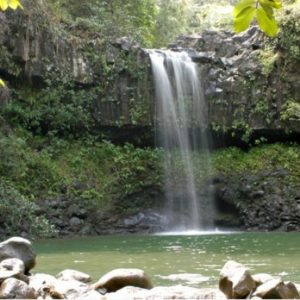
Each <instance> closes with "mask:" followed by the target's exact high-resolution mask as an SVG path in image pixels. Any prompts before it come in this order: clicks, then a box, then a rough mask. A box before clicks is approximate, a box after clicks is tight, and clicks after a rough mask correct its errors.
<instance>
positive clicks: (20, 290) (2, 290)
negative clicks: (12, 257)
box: [0, 278, 37, 299]
mask: <svg viewBox="0 0 300 300" xmlns="http://www.w3.org/2000/svg"><path fill="white" fill-rule="evenodd" d="M36 298H37V296H36V293H35V291H34V289H33V288H31V287H29V286H28V285H27V284H26V283H25V282H23V281H21V280H18V279H15V278H8V279H6V280H4V281H3V282H2V284H1V287H0V299H36Z"/></svg>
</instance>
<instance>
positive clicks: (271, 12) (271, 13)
mask: <svg viewBox="0 0 300 300" xmlns="http://www.w3.org/2000/svg"><path fill="white" fill-rule="evenodd" d="M260 5H261V7H262V8H263V9H264V10H265V12H266V14H267V15H268V17H269V18H272V17H273V16H274V10H273V8H272V7H271V6H268V5H265V4H260Z"/></svg>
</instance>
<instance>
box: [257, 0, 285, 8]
mask: <svg viewBox="0 0 300 300" xmlns="http://www.w3.org/2000/svg"><path fill="white" fill-rule="evenodd" d="M259 4H261V5H262V6H264V5H265V6H269V7H273V8H276V9H279V8H281V7H282V3H281V0H259Z"/></svg>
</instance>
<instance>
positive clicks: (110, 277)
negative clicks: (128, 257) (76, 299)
mask: <svg viewBox="0 0 300 300" xmlns="http://www.w3.org/2000/svg"><path fill="white" fill-rule="evenodd" d="M129 285H130V286H135V287H140V288H144V289H151V288H152V283H151V281H150V279H149V278H148V277H147V275H146V274H145V272H144V271H143V270H140V269H115V270H113V271H110V272H108V273H107V274H105V275H104V276H102V277H101V278H100V279H99V280H98V282H96V283H95V284H93V285H92V289H94V290H101V291H103V292H115V291H117V290H119V289H121V288H123V287H125V286H129Z"/></svg>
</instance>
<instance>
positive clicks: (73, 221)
mask: <svg viewBox="0 0 300 300" xmlns="http://www.w3.org/2000/svg"><path fill="white" fill-rule="evenodd" d="M69 223H70V227H71V229H72V230H77V229H78V228H79V227H80V226H81V220H80V219H79V218H77V217H72V218H71V219H70V222H69Z"/></svg>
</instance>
